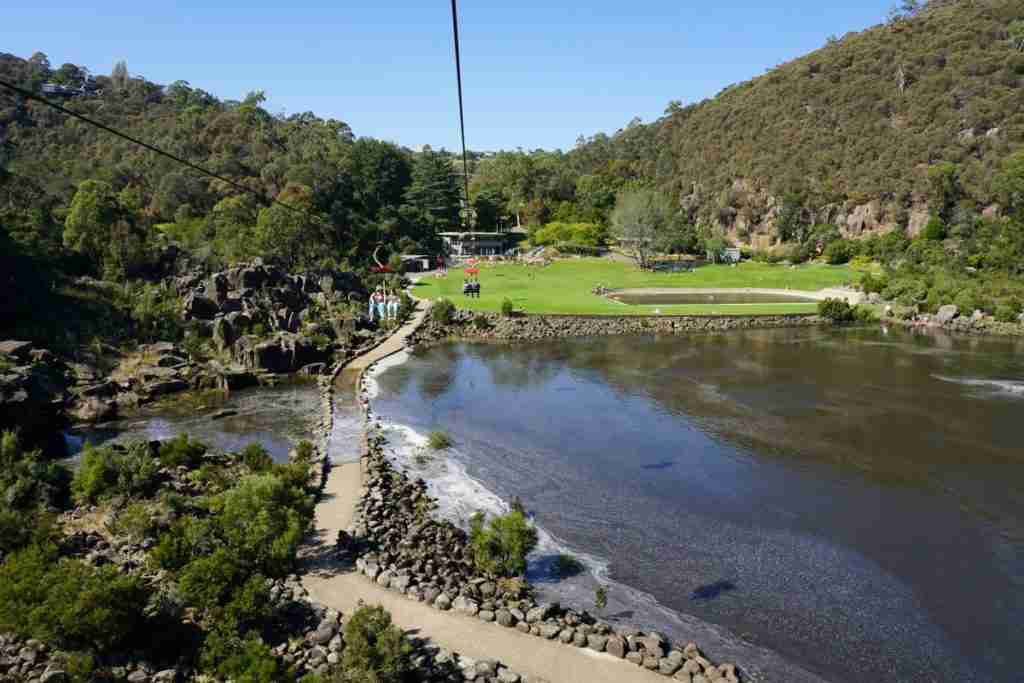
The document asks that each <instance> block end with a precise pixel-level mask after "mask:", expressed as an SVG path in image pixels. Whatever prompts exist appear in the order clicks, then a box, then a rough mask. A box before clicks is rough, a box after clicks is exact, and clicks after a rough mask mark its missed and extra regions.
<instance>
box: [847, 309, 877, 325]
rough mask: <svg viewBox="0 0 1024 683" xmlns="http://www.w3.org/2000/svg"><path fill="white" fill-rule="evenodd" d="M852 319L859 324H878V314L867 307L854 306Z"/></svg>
mask: <svg viewBox="0 0 1024 683" xmlns="http://www.w3.org/2000/svg"><path fill="white" fill-rule="evenodd" d="M853 319H854V320H856V321H857V322H859V323H874V322H878V314H877V313H875V311H874V310H873V309H872V308H870V307H869V306H854V307H853Z"/></svg>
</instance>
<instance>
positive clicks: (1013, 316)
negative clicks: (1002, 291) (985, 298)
mask: <svg viewBox="0 0 1024 683" xmlns="http://www.w3.org/2000/svg"><path fill="white" fill-rule="evenodd" d="M1018 315H1019V313H1018V312H1017V310H1016V309H1015V308H1014V307H1013V306H1008V305H1006V304H1000V305H999V306H996V311H995V319H996V320H998V321H999V322H1001V323H1015V322H1017V316H1018Z"/></svg>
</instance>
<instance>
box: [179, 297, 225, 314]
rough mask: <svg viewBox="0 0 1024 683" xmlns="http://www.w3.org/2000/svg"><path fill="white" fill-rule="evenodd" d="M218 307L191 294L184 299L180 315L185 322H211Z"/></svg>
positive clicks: (214, 303)
mask: <svg viewBox="0 0 1024 683" xmlns="http://www.w3.org/2000/svg"><path fill="white" fill-rule="evenodd" d="M219 311H220V307H219V306H218V305H217V304H216V302H214V301H213V300H212V299H209V298H208V297H205V296H203V295H202V294H197V293H195V292H193V293H192V294H189V295H188V296H187V297H185V307H184V310H183V311H182V315H183V316H184V318H185V320H212V319H213V317H214V316H215V315H217V313H218V312H219Z"/></svg>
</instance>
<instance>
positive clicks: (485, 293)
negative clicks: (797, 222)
mask: <svg viewBox="0 0 1024 683" xmlns="http://www.w3.org/2000/svg"><path fill="white" fill-rule="evenodd" d="M465 277H466V276H465V274H464V273H463V272H462V269H461V268H458V269H452V270H451V271H449V274H448V276H447V277H445V278H435V277H429V276H428V277H425V278H424V279H422V280H421V281H420V282H419V283H417V285H416V288H415V289H414V290H413V291H414V292H415V293H416V296H418V297H421V298H426V299H436V298H439V297H447V298H449V299H451V300H452V302H453V303H454V304H455V305H456V306H458V307H459V308H465V309H469V310H473V311H500V310H501V302H502V301H503V300H504V299H505V298H506V297H507V298H509V299H511V300H512V303H514V304H515V307H516V309H517V310H520V311H524V312H526V313H575V314H597V315H651V314H654V313H655V312H658V313H662V314H666V315H669V314H671V315H685V314H689V315H750V314H783V313H812V312H814V311H815V310H816V309H817V305H816V304H815V303H779V304H687V305H674V306H665V305H659V306H627V305H625V304H620V303H617V302H614V301H611V300H609V299H606V298H605V297H601V296H597V295H595V294H591V290H592V289H593V288H594V287H595V286H597V285H598V284H601V285H604V286H605V287H608V288H611V289H625V288H632V287H722V288H744V287H751V288H776V289H787V288H788V289H793V290H803V291H816V290H819V289H823V288H825V287H835V286H839V285H842V284H846V283H851V282H854V281H856V280H857V279H858V278H859V274H858V273H857V272H856V271H854V270H852V269H850V268H848V267H846V266H828V265H821V264H810V265H803V266H798V267H797V268H790V267H788V266H781V265H770V264H765V263H753V262H749V261H747V262H744V263H741V264H739V265H737V266H735V267H733V266H727V265H708V266H702V267H700V268H698V269H696V270H695V271H693V272H690V273H649V272H642V271H640V270H638V269H637V268H635V267H634V266H633V265H631V264H627V263H622V262H618V261H611V260H608V259H599V258H586V259H566V260H560V261H555V262H554V263H553V264H551V265H550V266H544V267H541V266H524V265H518V264H506V263H498V264H481V265H480V275H479V276H478V278H479V280H480V284H481V293H480V298H479V299H475V298H469V297H466V296H463V295H462V281H463V279H464V278H465Z"/></svg>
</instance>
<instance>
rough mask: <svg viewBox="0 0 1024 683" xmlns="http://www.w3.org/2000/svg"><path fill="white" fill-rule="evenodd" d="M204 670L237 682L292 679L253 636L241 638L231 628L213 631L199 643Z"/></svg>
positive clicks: (274, 682) (274, 681)
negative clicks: (201, 644)
mask: <svg viewBox="0 0 1024 683" xmlns="http://www.w3.org/2000/svg"><path fill="white" fill-rule="evenodd" d="M200 661H201V665H202V668H203V670H204V671H207V672H209V673H212V674H216V675H217V676H220V677H222V678H225V679H229V680H234V681H239V682H240V683H277V681H283V680H289V679H291V678H293V676H291V675H290V674H289V671H288V668H287V666H286V665H285V664H284V663H283V662H282V661H281V660H280V659H279V658H277V657H275V656H274V654H273V653H272V652H271V650H270V647H269V646H267V645H266V644H265V643H263V641H262V640H260V639H259V638H258V637H257V636H256V635H249V636H247V637H244V638H243V637H241V636H239V635H238V633H237V632H236V631H235V629H233V628H231V627H230V626H229V627H223V626H222V627H220V628H215V629H214V630H213V631H212V632H211V633H210V634H209V635H208V636H207V637H206V642H205V643H204V644H203V652H202V656H201V660H200Z"/></svg>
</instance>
